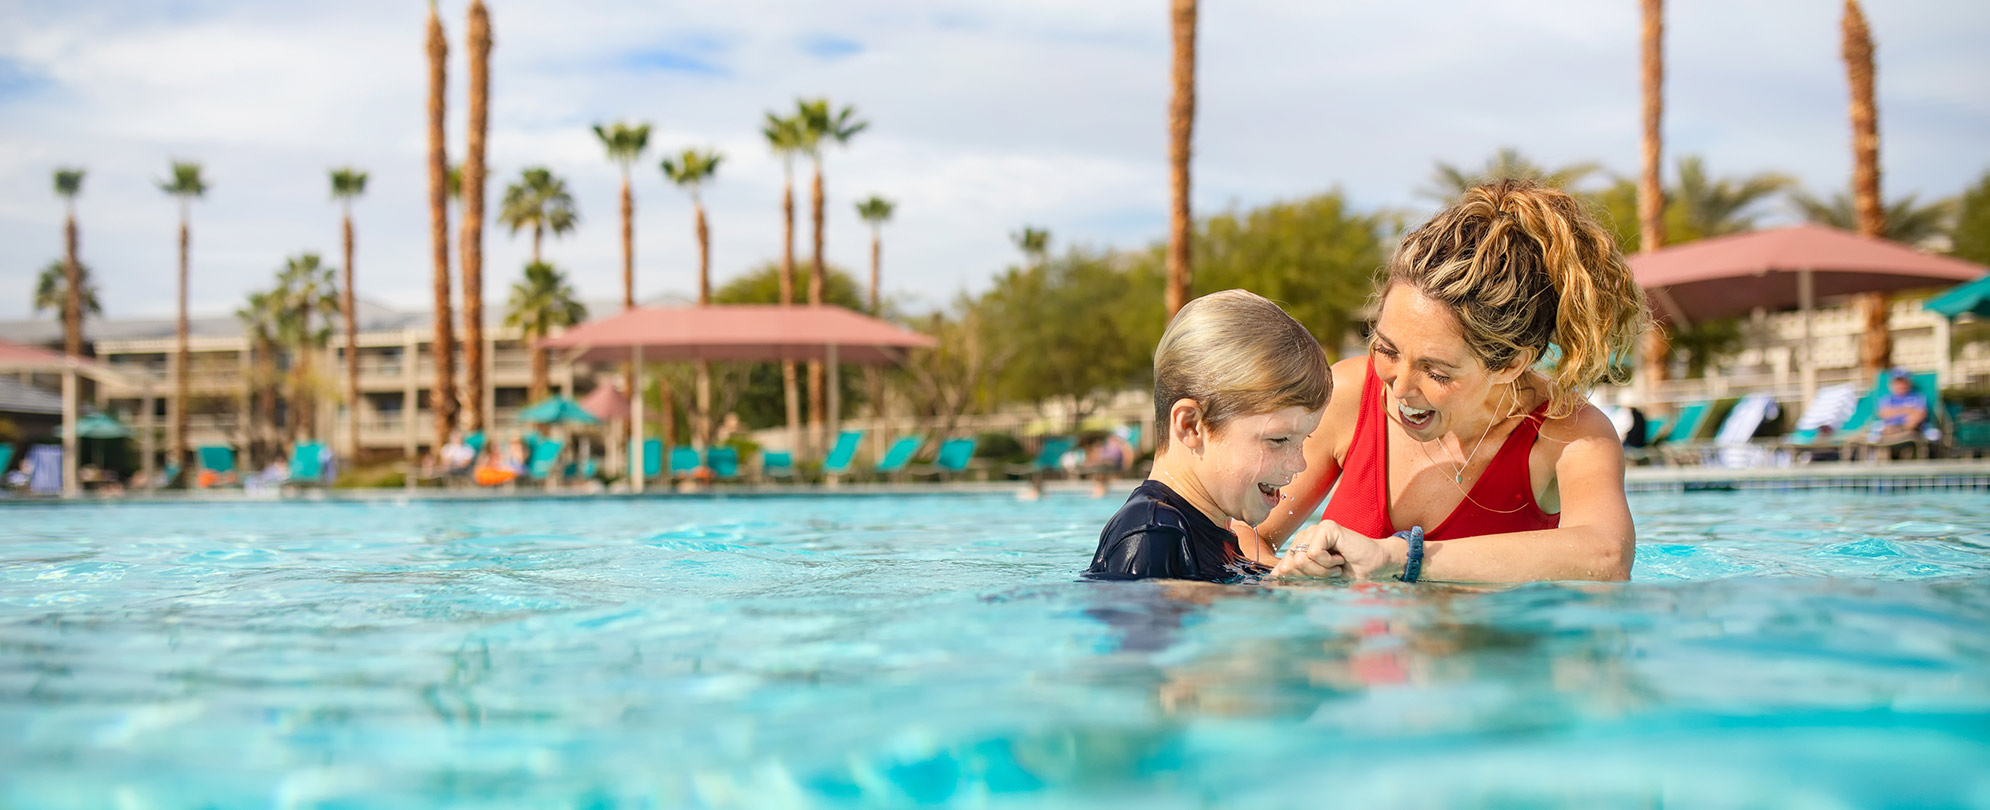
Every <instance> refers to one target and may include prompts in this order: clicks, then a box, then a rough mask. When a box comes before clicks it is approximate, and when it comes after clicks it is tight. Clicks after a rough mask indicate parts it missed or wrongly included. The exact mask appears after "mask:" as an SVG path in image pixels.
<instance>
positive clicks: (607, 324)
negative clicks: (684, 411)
mask: <svg viewBox="0 0 1990 810" xmlns="http://www.w3.org/2000/svg"><path fill="white" fill-rule="evenodd" d="M539 345H540V346H541V347H543V348H547V349H554V350H562V351H564V352H566V357H567V359H568V360H569V361H570V362H596V363H610V362H619V361H624V360H626V361H629V362H631V363H633V364H634V365H635V367H636V369H637V379H636V390H637V391H641V390H642V388H643V381H642V378H641V374H642V372H641V369H642V365H643V363H645V362H697V361H714V362H736V363H778V362H781V361H784V360H793V361H795V362H810V361H815V362H821V363H824V364H825V365H827V366H828V369H829V373H828V377H829V379H828V383H827V385H826V388H827V389H828V390H827V392H826V393H827V396H828V398H829V401H828V410H829V414H828V419H829V424H828V429H829V434H830V435H832V436H833V435H835V434H836V433H837V432H838V430H839V426H838V423H839V422H840V420H841V414H840V408H841V405H842V403H841V402H840V401H839V399H838V387H837V368H838V366H839V365H841V364H844V363H855V364H858V365H889V364H892V363H896V362H899V361H900V360H901V359H903V357H904V354H905V351H906V350H907V349H914V348H930V347H932V346H934V345H936V344H935V341H934V340H933V339H932V338H930V337H927V336H925V335H921V334H919V333H917V332H912V331H909V330H906V329H901V328H899V327H897V326H893V325H891V324H889V323H886V322H884V321H881V320H878V319H876V318H872V317H868V316H865V315H860V314H857V313H855V312H851V311H850V310H847V309H844V308H842V307H836V306H789V307H783V306H763V305H730V306H723V305H721V306H703V307H686V308H675V309H667V308H646V309H631V310H628V311H625V312H623V313H621V314H619V315H614V316H611V317H607V318H603V319H601V320H598V321H591V322H588V323H584V324H581V325H580V326H576V327H574V328H572V329H569V330H567V331H566V332H565V333H564V334H562V335H560V336H559V337H555V338H548V339H546V340H543V341H540V342H539ZM631 411H632V412H633V417H632V419H631V424H632V425H633V426H634V431H633V433H634V435H633V436H632V437H631V445H632V446H635V447H641V446H642V440H643V398H642V397H640V396H638V397H634V404H633V407H632V408H631ZM629 470H630V481H631V482H632V484H633V486H634V487H635V489H636V491H638V492H640V491H642V488H643V465H641V464H637V463H632V464H630V465H629Z"/></svg>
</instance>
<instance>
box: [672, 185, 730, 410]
mask: <svg viewBox="0 0 1990 810" xmlns="http://www.w3.org/2000/svg"><path fill="white" fill-rule="evenodd" d="M724 159H725V156H724V155H721V154H719V153H718V152H716V151H713V150H710V149H707V150H705V151H703V152H700V151H698V150H696V149H686V150H684V152H683V153H682V154H679V155H678V156H677V157H675V158H664V159H663V163H662V168H663V176H664V177H665V178H666V179H668V180H670V182H672V183H676V184H677V186H678V187H679V188H682V189H684V190H685V191H686V192H687V193H689V194H690V195H691V210H692V211H693V212H694V213H695V214H696V216H697V234H698V306H701V307H702V306H705V305H707V304H710V303H712V262H711V255H712V250H711V248H712V236H711V232H710V231H709V230H707V229H706V227H705V201H704V198H703V197H701V196H700V195H699V191H700V189H702V188H703V187H704V184H705V181H707V180H710V179H712V177H713V176H715V175H716V174H718V171H719V161H721V160H724ZM697 433H698V436H697V438H698V441H700V442H701V443H706V444H709V443H710V442H711V440H712V364H711V363H709V362H706V361H702V360H701V361H699V362H698V420H697Z"/></svg>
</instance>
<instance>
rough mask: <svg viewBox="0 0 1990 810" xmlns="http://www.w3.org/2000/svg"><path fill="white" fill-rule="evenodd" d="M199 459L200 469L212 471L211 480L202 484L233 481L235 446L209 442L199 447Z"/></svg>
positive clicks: (211, 484) (209, 484) (210, 484)
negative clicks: (212, 476)
mask: <svg viewBox="0 0 1990 810" xmlns="http://www.w3.org/2000/svg"><path fill="white" fill-rule="evenodd" d="M199 459H200V468H201V470H203V471H205V472H211V473H214V478H213V480H212V481H211V482H210V483H207V484H203V486H215V485H220V484H232V483H235V448H233V447H229V446H227V445H220V444H210V445H207V446H205V447H202V448H200V451H199ZM203 477H204V476H203Z"/></svg>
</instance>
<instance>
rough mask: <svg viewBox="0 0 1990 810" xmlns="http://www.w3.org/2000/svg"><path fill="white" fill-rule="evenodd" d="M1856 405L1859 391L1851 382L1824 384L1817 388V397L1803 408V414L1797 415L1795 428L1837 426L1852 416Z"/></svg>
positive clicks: (1806, 428)
mask: <svg viewBox="0 0 1990 810" xmlns="http://www.w3.org/2000/svg"><path fill="white" fill-rule="evenodd" d="M1858 406H1859V391H1858V389H1856V388H1853V387H1852V384H1851V383H1839V384H1837V385H1827V386H1824V387H1823V388H1819V389H1817V397H1816V398H1814V399H1812V400H1811V401H1810V406H1809V407H1806V408H1804V409H1803V416H1800V417H1797V430H1816V429H1818V428H1821V427H1833V428H1835V427H1838V426H1839V425H1842V424H1845V420H1847V419H1850V418H1852V411H1853V410H1854V409H1856V408H1858Z"/></svg>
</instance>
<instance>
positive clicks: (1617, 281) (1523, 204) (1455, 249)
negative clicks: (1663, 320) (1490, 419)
mask: <svg viewBox="0 0 1990 810" xmlns="http://www.w3.org/2000/svg"><path fill="white" fill-rule="evenodd" d="M1397 284H1404V285H1407V286H1409V287H1411V288H1413V289H1415V290H1417V291H1418V292H1420V293H1423V294H1424V295H1426V296H1428V297H1430V298H1431V299H1433V300H1436V301H1440V302H1443V303H1444V304H1446V305H1448V306H1449V307H1450V308H1451V311H1452V314H1454V315H1456V316H1457V318H1458V322H1459V324H1460V326H1461V327H1462V328H1463V330H1464V334H1465V343H1466V344H1467V345H1468V346H1470V347H1471V349H1472V353H1473V354H1474V355H1475V356H1477V357H1478V359H1479V361H1480V362H1482V363H1484V364H1485V366H1486V367H1487V368H1489V369H1502V368H1507V367H1509V366H1510V365H1512V364H1513V363H1514V362H1515V361H1518V360H1525V361H1526V362H1530V363H1532V362H1535V361H1538V360H1540V359H1542V358H1543V357H1546V356H1549V355H1550V354H1551V352H1550V351H1549V347H1550V346H1551V345H1552V346H1554V347H1555V348H1556V349H1557V350H1558V352H1559V356H1557V357H1554V358H1552V359H1553V363H1552V367H1550V368H1548V369H1546V370H1545V371H1544V373H1545V374H1546V375H1547V377H1548V398H1549V402H1550V404H1549V406H1548V412H1549V415H1550V416H1553V417H1562V416H1567V415H1569V414H1572V413H1574V412H1575V411H1576V410H1577V409H1578V408H1580V407H1581V406H1582V402H1583V397H1584V395H1585V394H1586V393H1587V391H1588V390H1589V389H1590V388H1592V387H1594V386H1595V385H1596V384H1597V383H1600V382H1603V381H1604V380H1607V379H1612V378H1613V377H1614V372H1615V364H1614V363H1612V362H1611V361H1612V359H1613V355H1617V354H1619V353H1628V351H1629V349H1630V348H1631V347H1632V346H1633V345H1635V343H1636V341H1637V339H1638V338H1639V336H1640V335H1642V334H1643V333H1644V331H1645V329H1647V328H1649V326H1650V323H1651V314H1650V312H1649V310H1648V309H1647V307H1646V303H1645V296H1644V291H1643V290H1642V289H1641V288H1639V287H1638V284H1637V280H1636V279H1635V278H1633V277H1632V276H1631V269H1630V266H1629V265H1628V264H1625V262H1624V257H1623V254H1621V253H1619V252H1618V250H1617V246H1616V243H1615V242H1614V241H1613V240H1612V239H1611V238H1610V234H1609V232H1608V231H1605V230H1604V229H1603V228H1602V227H1601V226H1599V225H1598V224H1597V223H1596V221H1595V220H1594V219H1593V218H1591V217H1590V216H1589V215H1588V214H1587V213H1586V212H1584V211H1583V209H1582V205H1581V204H1580V203H1579V202H1577V201H1576V199H1575V198H1574V197H1572V196H1569V194H1567V193H1566V192H1563V191H1561V190H1559V189H1552V188H1544V187H1540V186H1536V185H1534V184H1533V183H1530V182H1527V181H1523V180H1505V181H1501V182H1498V183H1494V184H1491V185H1484V186H1479V187H1477V188H1474V189H1471V190H1470V191H1467V192H1465V195H1464V197H1462V198H1460V199H1459V200H1458V202H1457V203H1456V204H1454V205H1452V206H1451V207H1450V208H1447V209H1445V210H1444V211H1442V212H1439V213H1438V214H1437V216H1435V217H1432V218H1431V220H1430V221H1429V222H1426V223H1424V224H1423V226H1421V227H1419V228H1417V229H1416V230H1415V231H1412V232H1411V233H1410V234H1409V236H1407V237H1405V238H1404V239H1403V244H1402V247H1401V248H1399V249H1398V250H1397V252H1396V257H1395V259H1394V260H1393V261H1392V262H1390V265H1389V278H1388V283H1387V284H1385V285H1384V287H1383V289H1382V294H1383V295H1387V294H1388V290H1389V289H1390V288H1392V287H1394V286H1395V285H1397Z"/></svg>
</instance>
